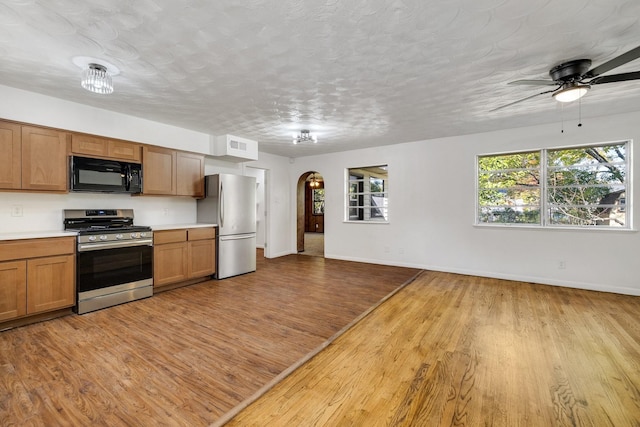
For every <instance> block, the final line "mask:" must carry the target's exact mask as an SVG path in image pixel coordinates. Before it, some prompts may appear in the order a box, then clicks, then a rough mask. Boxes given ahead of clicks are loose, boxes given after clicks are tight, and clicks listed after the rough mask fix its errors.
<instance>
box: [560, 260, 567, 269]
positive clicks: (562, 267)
mask: <svg viewBox="0 0 640 427" xmlns="http://www.w3.org/2000/svg"><path fill="white" fill-rule="evenodd" d="M566 268H567V263H566V262H565V261H564V260H560V261H558V270H564V269H566Z"/></svg>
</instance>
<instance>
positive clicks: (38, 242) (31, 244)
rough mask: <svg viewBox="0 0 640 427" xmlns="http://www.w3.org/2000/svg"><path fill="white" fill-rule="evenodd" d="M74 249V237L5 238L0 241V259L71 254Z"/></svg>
mask: <svg viewBox="0 0 640 427" xmlns="http://www.w3.org/2000/svg"><path fill="white" fill-rule="evenodd" d="M75 250H76V238H75V237H53V238H46V239H24V240H7V241H4V242H0V261H9V260H13V259H25V258H39V257H44V256H51V255H63V254H73V253H75Z"/></svg>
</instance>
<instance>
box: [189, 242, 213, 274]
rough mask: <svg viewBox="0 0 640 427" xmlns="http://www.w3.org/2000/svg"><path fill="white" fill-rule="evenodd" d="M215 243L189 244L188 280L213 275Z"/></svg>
mask: <svg viewBox="0 0 640 427" xmlns="http://www.w3.org/2000/svg"><path fill="white" fill-rule="evenodd" d="M215 249H216V241H215V240H196V241H194V242H189V278H190V279H192V278H196V277H204V276H211V275H212V274H213V273H215V265H216V262H215V260H216V256H215Z"/></svg>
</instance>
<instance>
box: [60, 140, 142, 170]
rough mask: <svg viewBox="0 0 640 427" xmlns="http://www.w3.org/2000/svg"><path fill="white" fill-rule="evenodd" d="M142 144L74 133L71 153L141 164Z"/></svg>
mask: <svg viewBox="0 0 640 427" xmlns="http://www.w3.org/2000/svg"><path fill="white" fill-rule="evenodd" d="M140 151H141V147H140V144H136V143H135V142H130V141H121V140H117V139H109V138H102V137H99V136H92V135H84V134H76V133H74V134H73V136H72V140H71V152H72V153H73V154H80V155H83V156H89V157H98V158H101V159H114V160H122V161H126V162H133V163H140V156H141V155H140Z"/></svg>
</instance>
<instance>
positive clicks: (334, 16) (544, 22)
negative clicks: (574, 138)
mask: <svg viewBox="0 0 640 427" xmlns="http://www.w3.org/2000/svg"><path fill="white" fill-rule="evenodd" d="M639 17H640V1H638V0H553V1H552V0H348V1H347V0H345V1H338V0H315V1H312V0H296V1H292V0H247V1H244V2H238V1H233V2H232V1H229V0H221V1H210V0H198V1H175V0H135V1H131V0H83V1H77V0H1V1H0V58H1V59H0V84H4V85H7V86H13V87H17V88H22V89H26V90H30V91H33V92H39V93H43V94H46V95H50V96H54V97H58V98H63V99H67V100H71V101H75V102H79V103H83V104H87V105H92V106H95V107H100V108H104V109H108V110H114V111H118V112H121V113H125V114H130V115H134V116H139V117H143V118H146V119H150V120H155V121H159V122H163V123H167V124H172V125H175V126H180V127H184V128H188V129H192V130H197V131H201V132H205V133H209V134H212V135H220V134H225V133H230V134H233V135H237V136H241V137H245V138H250V139H254V140H257V141H259V143H260V150H261V151H265V152H270V153H273V154H279V155H284V156H288V157H299V156H304V155H311V154H320V153H325V152H335V151H343V150H349V149H353V148H361V147H371V146H378V145H387V144H393V143H401V142H408V141H416V140H422V139H429V138H435V137H442V136H451V135H461V134H469V133H476V132H484V131H490V130H496V129H502V128H513V127H519V126H526V125H530V124H539V123H551V122H558V123H559V122H560V107H559V106H558V105H556V102H555V101H554V100H553V99H552V98H551V97H550V96H549V95H543V96H540V97H537V98H535V99H533V100H530V101H527V102H523V103H521V104H517V105H514V106H511V107H509V108H505V109H501V110H498V111H495V112H490V110H491V109H493V108H496V107H498V106H500V105H503V104H506V103H509V102H512V101H515V100H517V99H520V98H523V97H526V96H529V95H533V94H535V93H537V92H540V89H539V88H537V87H527V86H507V84H506V83H507V82H509V81H512V80H517V79H541V78H542V79H546V78H548V70H549V69H550V68H551V67H552V66H554V65H557V64H558V63H560V62H563V61H566V60H570V59H578V58H589V59H592V60H593V65H594V66H595V65H599V64H600V63H602V62H604V61H607V60H608V59H611V58H613V57H615V56H617V55H619V54H621V53H624V52H626V51H628V50H630V49H632V48H635V47H636V46H638V45H639V44H640V23H639V22H638V21H639ZM75 56H88V57H93V58H98V59H102V60H105V61H107V62H109V63H111V64H113V65H115V66H116V67H117V68H118V69H119V70H120V74H119V75H117V76H115V77H114V78H113V82H114V86H115V92H114V93H113V94H111V95H96V94H92V93H89V92H87V91H84V90H83V89H81V88H80V84H79V82H80V73H81V70H80V69H79V68H78V67H77V66H76V65H74V63H73V62H72V58H74V57H75ZM637 70H640V60H635V61H633V62H631V63H629V64H627V65H625V66H623V67H620V68H618V69H616V70H615V71H612V72H610V73H609V74H612V73H614V72H615V73H618V72H625V71H637ZM629 89H631V90H629ZM635 110H640V84H639V83H638V82H625V83H611V84H606V85H600V86H596V87H594V88H593V89H592V90H591V91H590V92H589V93H588V94H587V95H586V96H585V97H584V98H583V99H582V117H583V119H586V118H588V117H590V116H596V115H603V114H611V113H618V112H625V111H635ZM563 114H564V118H565V126H566V125H567V123H568V121H570V120H573V119H575V118H577V115H578V113H577V107H576V106H575V105H574V106H568V107H565V108H564V113H563ZM586 122H588V121H586ZM300 129H310V130H311V131H312V133H315V134H317V135H318V138H319V140H320V142H319V143H318V144H315V145H312V144H311V145H310V144H301V145H296V146H293V145H292V144H291V134H292V133H293V132H297V131H299V130H300Z"/></svg>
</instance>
